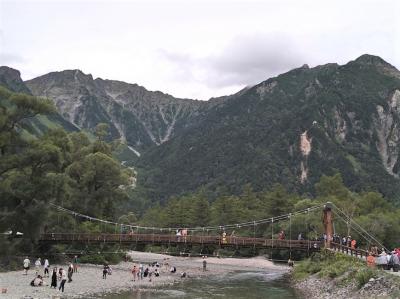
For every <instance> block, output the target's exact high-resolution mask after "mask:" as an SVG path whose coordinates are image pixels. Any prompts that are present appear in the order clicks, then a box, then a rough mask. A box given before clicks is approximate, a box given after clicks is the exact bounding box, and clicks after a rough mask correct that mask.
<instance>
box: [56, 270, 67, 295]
mask: <svg viewBox="0 0 400 299" xmlns="http://www.w3.org/2000/svg"><path fill="white" fill-rule="evenodd" d="M59 273H60V280H61V283H60V287H59V288H58V290H59V291H62V292H63V293H64V286H65V282H66V281H67V273H65V270H64V269H63V268H60V271H59Z"/></svg>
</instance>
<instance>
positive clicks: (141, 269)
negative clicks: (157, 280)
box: [138, 263, 144, 280]
mask: <svg viewBox="0 0 400 299" xmlns="http://www.w3.org/2000/svg"><path fill="white" fill-rule="evenodd" d="M143 272H144V267H143V264H142V263H140V264H139V276H138V278H140V280H142V279H143Z"/></svg>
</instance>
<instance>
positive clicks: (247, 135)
mask: <svg viewBox="0 0 400 299" xmlns="http://www.w3.org/2000/svg"><path fill="white" fill-rule="evenodd" d="M399 109H400V72H399V71H398V70H397V69H396V68H395V67H393V66H391V65H390V64H388V63H387V62H385V61H384V60H382V59H381V58H379V57H376V56H371V55H363V56H361V57H359V58H358V59H356V60H354V61H351V62H349V63H347V64H346V65H337V64H327V65H322V66H317V67H314V68H308V67H305V66H304V67H301V68H297V69H294V70H291V71H289V72H287V73H285V74H282V75H279V76H278V77H276V78H271V79H268V80H267V81H265V82H262V83H260V84H258V85H255V86H253V87H250V88H247V89H246V90H243V91H241V93H240V94H237V95H235V96H232V97H231V98H229V99H227V100H225V101H224V103H223V105H222V106H217V107H215V108H213V109H210V110H209V111H208V112H207V114H206V115H205V117H204V118H202V120H201V121H200V122H198V123H196V124H195V125H194V126H192V127H190V128H188V130H185V131H183V132H182V133H181V134H179V135H177V136H176V138H174V139H173V140H171V141H170V142H167V143H164V144H163V145H161V146H159V147H158V148H154V149H152V150H151V151H148V152H146V153H144V155H143V156H142V157H141V159H140V161H139V162H140V163H141V166H143V167H145V168H147V169H148V170H150V169H152V170H154V169H156V170H155V171H154V172H153V173H150V172H148V173H149V174H147V175H145V176H143V177H142V178H140V177H139V184H141V183H143V184H148V182H152V183H151V188H153V189H157V188H158V189H159V190H160V191H159V194H162V195H161V196H163V195H167V196H168V195H169V194H176V193H180V192H186V191H188V190H196V189H198V188H200V187H201V186H207V187H208V188H210V189H211V190H216V189H217V188H219V186H221V185H223V186H224V187H225V188H227V189H229V190H230V191H231V192H234V193H239V192H241V188H242V186H244V185H245V184H246V183H251V184H252V186H253V187H254V189H255V190H262V189H263V188H268V187H270V186H272V185H273V184H275V183H281V184H283V185H284V186H285V187H286V188H287V189H289V190H293V191H297V192H300V193H301V192H311V193H312V192H313V186H314V184H315V183H316V182H318V181H319V179H320V177H321V176H322V175H324V174H325V175H333V174H335V173H337V172H340V173H341V174H342V177H343V180H344V182H345V184H346V185H347V186H349V187H351V188H352V189H353V190H355V191H360V190H371V188H372V189H375V190H377V191H379V192H381V193H383V194H384V195H386V196H387V197H388V198H391V199H393V200H396V201H400V180H399V168H400V162H399V161H400V158H399V151H400V135H399V130H400V129H399V128H400V115H399ZM159 173H167V174H169V175H168V177H167V178H165V177H162V176H159V175H158V174H159ZM146 176H147V177H146ZM141 179H143V181H142V182H140V180H141ZM149 187H150V186H149ZM161 190H162V191H161Z"/></svg>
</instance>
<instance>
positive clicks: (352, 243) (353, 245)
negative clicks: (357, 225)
mask: <svg viewBox="0 0 400 299" xmlns="http://www.w3.org/2000/svg"><path fill="white" fill-rule="evenodd" d="M356 245H357V241H356V240H355V239H353V240H351V249H356Z"/></svg>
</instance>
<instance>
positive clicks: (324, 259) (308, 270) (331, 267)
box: [293, 250, 376, 280]
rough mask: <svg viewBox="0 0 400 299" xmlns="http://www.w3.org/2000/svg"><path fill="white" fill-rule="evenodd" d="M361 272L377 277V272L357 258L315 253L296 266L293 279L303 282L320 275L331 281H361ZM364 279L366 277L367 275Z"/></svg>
mask: <svg viewBox="0 0 400 299" xmlns="http://www.w3.org/2000/svg"><path fill="white" fill-rule="evenodd" d="M360 272H363V273H364V272H365V273H367V272H368V273H372V274H371V275H376V274H375V270H370V269H367V266H366V264H365V262H362V261H361V260H359V259H357V258H355V257H351V256H348V255H344V254H341V253H333V252H330V251H328V250H325V251H321V253H314V254H313V255H312V256H311V257H310V258H308V259H305V260H303V261H301V262H298V263H297V264H296V265H295V268H294V273H293V277H294V278H295V279H298V280H301V279H304V278H307V277H308V276H309V275H313V274H318V275H319V276H320V277H326V278H331V279H332V278H337V277H340V278H344V277H346V278H350V279H352V278H354V276H355V277H356V279H357V280H359V278H358V273H360ZM363 275H364V274H363ZM362 277H366V275H364V276H362ZM360 279H362V278H360Z"/></svg>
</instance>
